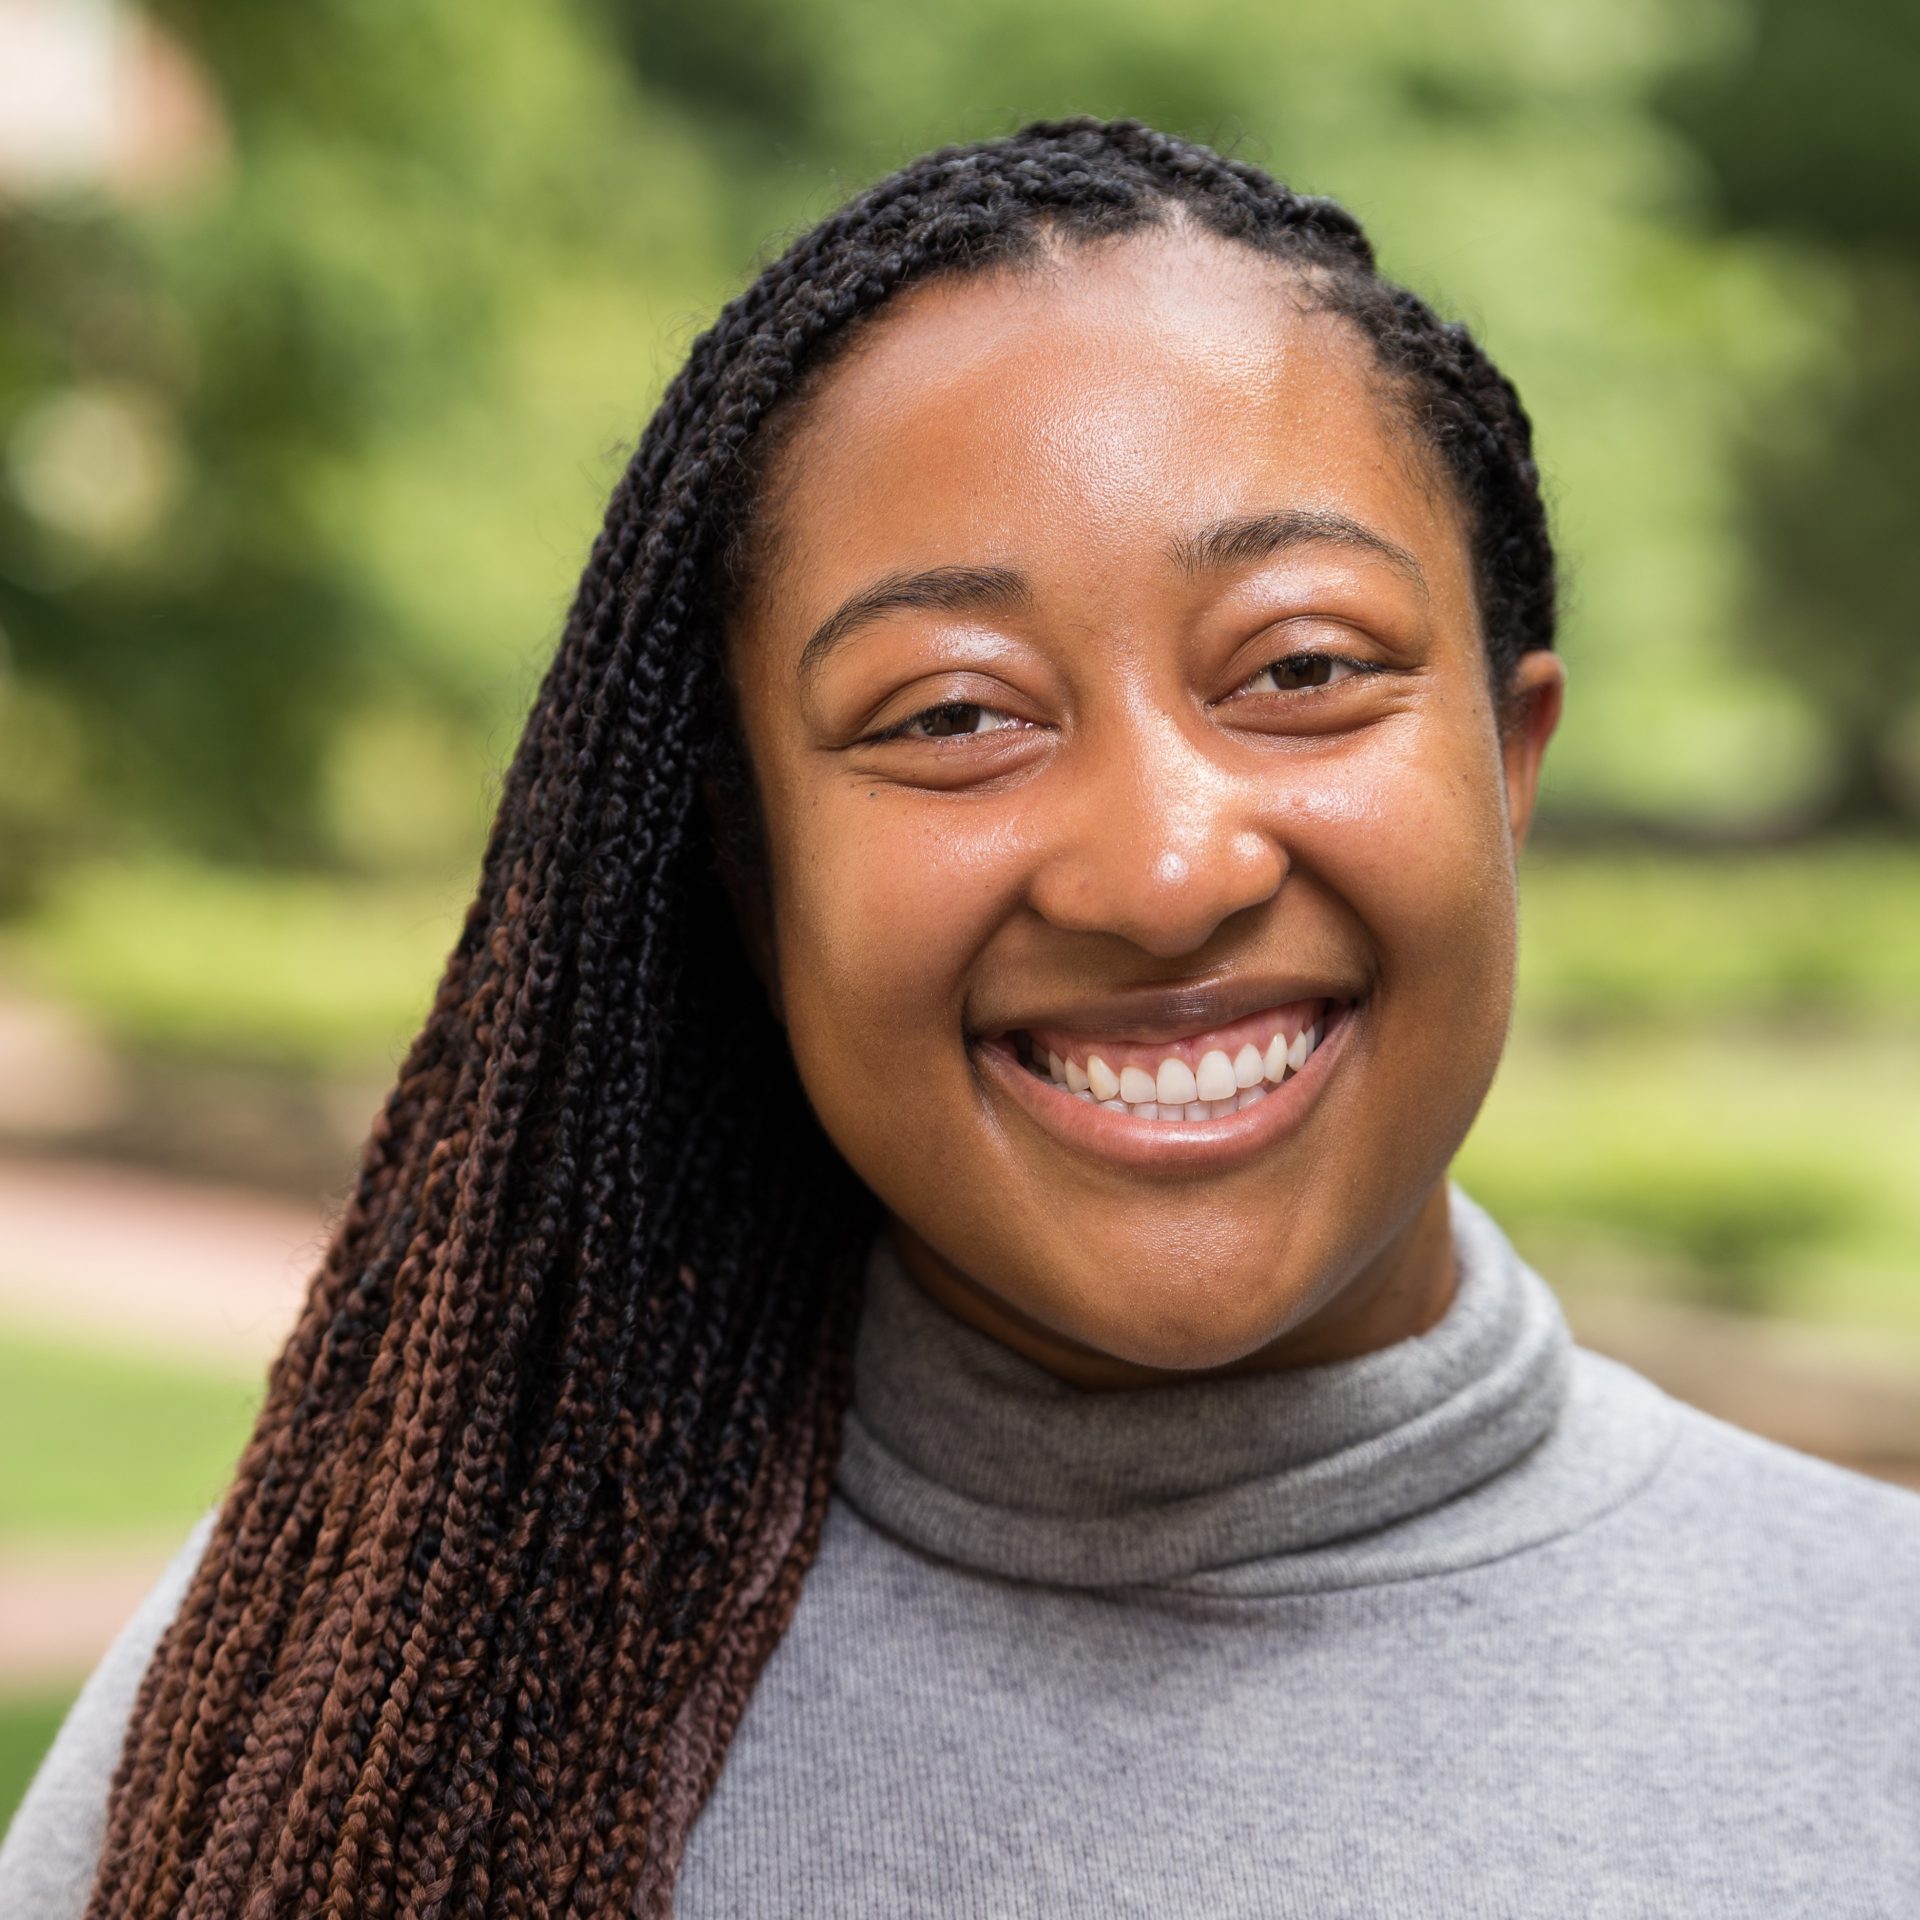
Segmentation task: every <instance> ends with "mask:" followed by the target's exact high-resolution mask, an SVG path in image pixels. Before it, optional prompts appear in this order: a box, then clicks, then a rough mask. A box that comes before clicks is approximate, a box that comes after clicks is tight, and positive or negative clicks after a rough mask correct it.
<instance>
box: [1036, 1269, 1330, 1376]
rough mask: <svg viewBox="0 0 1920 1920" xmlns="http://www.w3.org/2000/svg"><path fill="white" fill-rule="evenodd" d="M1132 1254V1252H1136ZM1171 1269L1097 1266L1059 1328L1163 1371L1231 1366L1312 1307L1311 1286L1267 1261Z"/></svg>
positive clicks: (1098, 1349)
mask: <svg viewBox="0 0 1920 1920" xmlns="http://www.w3.org/2000/svg"><path fill="white" fill-rule="evenodd" d="M1135 1257H1136V1258H1137V1256H1135ZM1186 1271H1187V1272H1188V1274H1190V1275H1191V1278H1187V1279H1181V1278H1178V1277H1176V1275H1175V1274H1174V1273H1172V1272H1151V1271H1146V1272H1143V1271H1140V1270H1138V1269H1137V1268H1136V1269H1135V1270H1134V1271H1132V1272H1127V1271H1125V1270H1124V1269H1123V1267H1122V1266H1121V1265H1120V1263H1118V1262H1115V1263H1113V1264H1111V1265H1108V1266H1106V1267H1104V1268H1103V1269H1101V1270H1100V1272H1099V1274H1098V1275H1097V1276H1095V1277H1093V1278H1091V1279H1090V1280H1089V1282H1088V1285H1089V1286H1090V1287H1091V1288H1092V1289H1093V1291H1092V1293H1091V1294H1090V1295H1089V1294H1082V1296H1081V1300H1082V1302H1083V1304H1082V1306H1081V1309H1080V1311H1078V1312H1077V1313H1076V1314H1075V1317H1074V1321H1073V1323H1072V1324H1071V1325H1067V1326H1063V1327H1062V1329H1061V1330H1062V1331H1063V1332H1064V1333H1065V1334H1067V1336H1068V1337H1069V1338H1071V1339H1073V1340H1075V1341H1077V1342H1078V1343H1079V1344H1080V1345H1081V1346H1083V1347H1089V1348H1091V1349H1093V1350H1094V1351H1095V1352H1098V1353H1100V1354H1103V1355H1106V1356H1107V1357H1108V1358H1111V1359H1114V1360H1121V1361H1125V1362H1126V1363H1127V1364H1129V1365H1130V1366H1137V1367H1153V1368H1156V1369H1158V1370H1160V1371H1163V1372H1168V1373H1205V1372H1209V1371H1212V1370H1215V1369H1217V1368H1221V1367H1230V1366H1233V1365H1234V1364H1236V1363H1237V1362H1239V1361H1242V1360H1245V1359H1247V1358H1248V1356H1249V1355H1252V1354H1255V1353H1258V1352H1259V1351H1260V1350H1261V1348H1263V1347H1265V1346H1267V1345H1269V1344H1270V1343H1271V1342H1273V1341H1275V1340H1277V1339H1279V1338H1281V1337H1282V1336H1283V1335H1284V1334H1285V1333H1287V1332H1288V1331H1289V1330H1290V1329H1291V1328H1293V1327H1294V1326H1296V1325H1298V1324H1299V1322H1300V1321H1301V1320H1303V1319H1305V1318H1306V1317H1307V1315H1308V1314H1309V1313H1310V1312H1311V1311H1312V1310H1313V1302H1312V1300H1311V1299H1310V1298H1309V1294H1310V1289H1309V1288H1308V1287H1307V1286H1306V1285H1305V1284H1304V1283H1302V1284H1301V1285H1299V1286H1293V1287H1290V1286H1288V1285H1287V1284H1286V1276H1284V1275H1280V1274H1276V1273H1275V1272H1274V1270H1273V1265H1272V1263H1271V1261H1269V1262H1268V1263H1267V1264H1266V1265H1265V1266H1264V1267H1263V1268H1262V1269H1260V1270H1259V1271H1258V1272H1249V1273H1245V1274H1223V1273H1222V1272H1221V1271H1220V1270H1219V1269H1218V1268H1217V1267H1215V1268H1212V1269H1208V1268H1206V1267H1204V1266H1200V1265H1198V1264H1194V1265H1191V1266H1189V1267H1188V1268H1187V1269H1186Z"/></svg>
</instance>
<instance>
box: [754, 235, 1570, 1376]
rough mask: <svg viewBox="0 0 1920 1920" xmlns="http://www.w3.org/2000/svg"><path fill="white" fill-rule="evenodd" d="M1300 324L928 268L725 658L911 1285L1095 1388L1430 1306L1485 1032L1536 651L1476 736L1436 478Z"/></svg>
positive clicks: (817, 1067)
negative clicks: (1513, 700) (1510, 714)
mask: <svg viewBox="0 0 1920 1920" xmlns="http://www.w3.org/2000/svg"><path fill="white" fill-rule="evenodd" d="M1302 305H1303V302H1302V300H1301V298H1300V295H1299V292H1298V287H1297V282H1296V281H1295V280H1294V279H1293V277H1292V276H1291V275H1289V274H1288V273H1287V271H1286V270H1285V269H1283V268H1281V267H1279V266H1278V265H1276V264H1275V263H1274V262H1272V261H1270V260H1268V259H1266V258H1264V257H1262V256H1260V255H1258V254H1255V253H1253V252H1252V251H1251V250H1248V249H1245V248H1242V247H1240V246H1237V245H1235V244H1233V243H1231V242H1225V241H1220V240H1216V239H1214V238H1212V237H1210V236H1205V235H1202V234H1199V233H1194V232H1185V231H1174V230H1152V231H1150V232H1148V233H1146V234H1142V235H1135V236H1131V237H1129V238H1127V239H1125V240H1123V241H1119V242H1109V243H1104V244H1102V245H1101V246H1099V247H1096V248H1084V249H1070V250H1068V251H1066V252H1065V253H1064V254H1063V255H1062V256H1060V257H1059V258H1057V259H1050V260H1049V261H1048V262H1047V263H1045V264H1042V265H1039V266H1036V267H1031V268H1027V269H1022V270H1018V271H1011V272H1007V271H1002V272H996V273H993V274H991V275H989V276H987V277H980V278H972V279H967V280H962V281H955V282H952V283H949V284H942V283H937V282H936V283H928V284H926V285H923V286H920V287H918V288H914V289H911V290H909V291H908V292H907V293H906V294H904V295H902V296H900V297H898V298H897V299H896V300H895V302H894V303H893V305H892V306H891V307H890V308H889V309H888V310H887V312H886V313H885V314H884V315H883V316H882V317H881V318H880V319H879V320H878V321H877V322H876V323H875V324H874V325H873V327H872V328H871V329H870V331H869V332H868V333H867V335H866V336H865V338H864V339H862V340H861V341H859V342H857V343H856V344H855V345H854V347H853V348H852V349H851V351H850V352H849V353H848V354H847V355H846V356H845V357H844V358H843V359H842V360H841V361H840V362H839V363H838V364H837V365H836V366H834V367H833V368H832V369H831V370H830V371H829V372H828V373H827V375H826V376H825V378H824V380H823V382H822V384H821V385H820V387H819V389H818V391H817V393H816V396H815V398H814V400H813V402H812V404H811V405H810V406H809V407H808V408H807V410H806V411H805V413H804V414H803V416H801V418H800V421H799V424H798V427H797V431H796V432H795V433H794V435H793V437H792V438H791V439H790V441H789V442H788V444H787V445H786V446H785V447H784V448H783V450H782V452H781V454H780V457H779V458H778V459H777V460H776V461H775V462H774V463H773V465H772V468H771V471H770V473H769V476H768V484H767V489H766V501H767V507H768V511H769V513H770V514H771V521H770V526H769V540H768V543H767V545H766V547H765V549H764V551H765V553H766V554H767V557H768V564H767V565H766V566H765V567H764V568H763V569H762V571H761V573H760V575H759V578H758V580H757V581H756V584H755V590H754V592H753V594H752V595H751V597H750V599H749V601H748V603H747V605H746V606H745V607H744V609H743V610H742V613H741V616H740V618H739V619H738V621H737V622H736V624H735V628H734V631H733V633H732V635H731V639H730V644H731V649H732V654H731V658H732V667H733V671H734V674H735V677H736V681H737V684H738V687H739V693H740V701H741V712H742V718H743V722H744V726H745V729H746V736H747V744H748V748H749V751H750V753H751V756H752V759H753V763H754V768H755V772H756V776H757V779H758V782H759V786H760V793H761V798H762V802H763V806H764V809H765V817H766V827H767V841H768V852H769V858H770V868H771V870H770V873H769V875H768V884H767V890H766V902H765V904H766V908H767V909H768V912H767V914H766V916H765V918H764V919H759V920H757V921H756V919H755V916H756V909H755V908H754V907H752V906H749V907H748V909H747V912H748V915H749V919H750V921H755V924H756V925H757V926H758V928H759V929H760V930H761V931H763V932H764V935H765V946H766V949H767V964H768V967H769V971H770V973H771V987H772V992H773V996H774V999H775V1002H776V1006H777V1009H778V1011H779V1014H780V1016H781V1018H782V1019H783V1020H784V1022H785V1024H786V1028H787V1032H788V1035H789V1037H790V1040H791V1043H792V1047H793V1053H794V1057H795V1060H796V1062H797V1064H798V1067H799V1071H800V1074H801V1078H802V1080H803V1082H804V1084H805V1086H806V1089H807V1093H808V1096H809V1098H810V1099H811V1101H812V1103H813V1105H814V1107H815V1109H816V1111H817V1112H818V1114H819V1117H820V1119H821V1121H822V1123H823V1124H824V1125H825V1127H826V1129H827V1131H828V1133H829V1135H830V1136H831V1137H832V1138H833V1140H834V1142H835V1143H836V1145H837V1146H838V1147H839V1148H840V1150H841V1152H842V1153H843V1154H844V1155H845V1156H846V1158H847V1160H848V1161H849V1162H850V1163H851V1165H852V1166H853V1167H854V1169H855V1170H856V1171H857V1172H858V1173H859V1175H860V1176H861V1177H862V1178H863V1179H864V1180H865V1181H866V1183H867V1184H868V1185H869V1186H870V1187H871V1188H872V1190H873V1191H874V1193H875V1194H876V1195H878V1197H879V1198H880V1200H881V1201H882V1203H883V1204H884V1205H885V1207H886V1208H887V1209H888V1211H889V1213H890V1215H891V1226H890V1231H891V1232H892V1234H893V1236H894V1239H895V1243H896V1245H897V1246H898V1248H899V1250H900V1252H901V1255H902V1257H903V1259H904V1260H905V1261H906V1263H907V1265H908V1267H909V1270H910V1271H911V1272H912V1273H913V1274H914V1275H915V1277H916V1278H917V1279H918V1280H919V1281H920V1283H921V1284H922V1285H924V1286H926V1287H927V1288H929V1290H930V1291H932V1292H934V1293H935V1294H936V1296H937V1297H939V1298H941V1299H943V1300H944V1301H945V1302H946V1303H947V1304H948V1305H949V1306H951V1307H952V1308H953V1309H954V1310H955V1311H956V1312H959V1313H961V1314H962V1315H963V1316H964V1317H966V1318H968V1319H969V1320H971V1321H972V1322H973V1323H974V1324H975V1325H977V1326H979V1327H981V1328H982V1329H983V1330H985V1331H987V1332H989V1333H991V1334H992V1335H994V1336H995V1337H997V1338H999V1339H1001V1340H1003V1341H1005V1342H1007V1343H1008V1344H1010V1345H1012V1346H1014V1347H1015V1348H1016V1349H1018V1350H1020V1351H1023V1352H1025V1353H1027V1354H1028V1355H1029V1356H1030V1357H1032V1358H1034V1359H1036V1360H1039V1361H1040V1362H1041V1363H1042V1364H1044V1365H1046V1366H1049V1367H1051V1368H1052V1369H1053V1370H1054V1371H1055V1372H1057V1373H1059V1374H1061V1375H1062V1376H1063V1377H1065V1378H1068V1379H1071V1380H1075V1381H1077V1382H1079V1383H1081V1384H1084V1385H1088V1386H1098V1385H1119V1384H1135V1383H1139V1382H1143V1381H1148V1380H1153V1379H1157V1378H1159V1377H1162V1375H1171V1374H1175V1373H1177V1374H1180V1375H1191V1374H1192V1373H1194V1372H1196V1371H1216V1370H1220V1371H1235V1372H1237V1371H1245V1370H1248V1369H1251V1368H1255V1367H1265V1366H1282V1365H1295V1364H1301V1363H1304V1362H1309V1361H1319V1360H1327V1359H1333V1358H1339V1357H1344V1356H1346V1355H1348V1354H1351V1353H1356V1352H1362V1351H1366V1350H1368V1349H1370V1348H1372V1347H1376V1346H1379V1345H1383V1344H1385V1343H1386V1342H1388V1341H1390V1340H1393V1339H1398V1338H1403V1337H1406V1336H1409V1335H1411V1334H1414V1333H1417V1332H1419V1331H1421V1330H1423V1329H1424V1328H1425V1327H1426V1326H1428V1325H1431V1324H1432V1322H1433V1321H1434V1320H1435V1319H1437V1318H1438V1317H1439V1315H1440V1313H1441V1312H1442V1311H1443V1310H1444V1308H1445V1305H1446V1302H1447V1300H1448V1298H1450V1296H1451V1290H1452V1284H1453V1272H1452V1263H1451V1247H1450V1242H1449V1238H1448V1233H1447V1218H1446V1199H1445V1176H1446V1170H1447V1167H1448V1163H1449V1162H1450V1160H1451V1159H1452V1156H1453V1154H1454V1152H1455V1150H1456V1148H1457V1147H1458V1146H1459V1143H1460V1141H1461V1140H1462V1138H1463V1137H1464V1136H1465V1134H1466V1132H1467V1129H1468V1126H1469V1124H1470V1123H1471V1121H1472V1119H1473V1117H1474V1115H1475V1113H1476V1112H1477V1110H1478V1109H1479V1107H1480V1104H1481V1102H1482V1100H1483V1098H1484V1096H1485V1094H1486V1092H1487V1089H1488V1086H1489V1084H1490V1083H1491V1081H1492V1078H1493V1074H1494V1070H1495V1066H1496V1064H1497V1062H1498V1059H1499V1055H1500V1051H1501V1048H1502V1045H1503V1044H1504V1041H1505V1037H1506V1031H1507V1024H1508V1019H1509V1015H1510V1011H1511V1003H1512V985H1513V963H1514V938H1515V892H1514V861H1515V855H1516V852H1517V848H1518V844H1519V842H1520V840H1521V838H1522V837H1523V836H1524V833H1525V828H1526V823H1527V819H1528V816H1529V813H1530V810H1531V807H1532V803H1533V796H1534V790H1535V784H1536V779H1537V774H1538V766H1539V757H1540V753H1541V751H1542V749H1543V748H1544V746H1545V743H1546V740H1547V738H1548V736H1549V734H1550V733H1551V731H1552V728H1553V726H1554V723H1555V720H1556V719H1557V716H1558V712H1559V702H1560V686H1561V668H1560V663H1559V662H1558V660H1557V659H1556V658H1554V657H1553V656H1552V655H1550V654H1544V653H1536V654H1531V655H1528V656H1526V657H1525V659H1524V662H1523V668H1522V674H1521V679H1520V683H1519V686H1518V688H1517V693H1518V695H1519V713H1520V720H1519V724H1518V725H1517V726H1516V727H1514V728H1513V729H1511V730H1510V731H1509V732H1508V733H1507V734H1506V735H1505V736H1504V738H1503V736H1502V734H1501V732H1500V730H1499V728H1498V727H1497V725H1496V717H1495V712H1494V708H1493V705H1492V702H1491V699H1490V694H1489V689H1488V686H1487V678H1486V669H1485V665H1484V660H1483V648H1482V642H1481V637H1480V632H1479V628H1478V624H1477V616H1476V610H1475V598H1474V587H1473V580H1472V574H1471V567H1470V560H1469V555H1468V550H1467V544H1466V534H1465V530H1464V522H1463V518H1462V514H1461V509H1460V507H1459V504H1458V502H1457V500H1456V498H1455V496H1454V493H1453V491H1452V489H1451V488H1450V486H1449V485H1448V484H1447V482H1446V480H1445V478H1444V477H1443V475H1442V473H1441V470H1440V469H1439V467H1438V466H1437V464H1436V463H1435V462H1434V461H1433V460H1432V458H1431V457H1430V455H1429V454H1428V452H1427V450H1426V449H1425V448H1424V447H1423V446H1422V445H1420V444H1419V443H1418V441H1417V440H1416V439H1414V438H1413V437H1412V436H1411V431H1410V429H1409V428H1408V427H1407V426H1406V425H1405V424H1404V423H1403V422H1402V421H1401V419H1400V418H1399V417H1398V416H1397V415H1396V414H1395V412H1394V411H1393V409H1392V407H1391V406H1390V405H1389V404H1387V403H1386V402H1385V401H1384V400H1383V398H1382V394H1381V388H1380V376H1379V374H1378V372H1377V370H1376V368H1375V366H1374V363H1373V361H1372V357H1371V351H1370V349H1369V348H1368V346H1367V345H1366V343H1365V342H1364V341H1363V340H1362V339H1361V337H1360V336H1359V335H1358V334H1357V333H1356V332H1354V331H1353V330H1352V329H1351V328H1350V326H1349V325H1348V324H1347V323H1345V322H1343V321H1340V320H1338V319H1337V318H1334V317H1332V316H1329V315H1326V314H1321V313H1315V312H1310V311H1308V312H1303V311H1302V310H1301V308H1302ZM1316 1041H1317V1044H1316ZM1049 1056H1051V1059H1050V1058H1049ZM1303 1061H1304V1065H1303V1064H1301V1063H1302V1062H1303Z"/></svg>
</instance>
